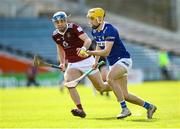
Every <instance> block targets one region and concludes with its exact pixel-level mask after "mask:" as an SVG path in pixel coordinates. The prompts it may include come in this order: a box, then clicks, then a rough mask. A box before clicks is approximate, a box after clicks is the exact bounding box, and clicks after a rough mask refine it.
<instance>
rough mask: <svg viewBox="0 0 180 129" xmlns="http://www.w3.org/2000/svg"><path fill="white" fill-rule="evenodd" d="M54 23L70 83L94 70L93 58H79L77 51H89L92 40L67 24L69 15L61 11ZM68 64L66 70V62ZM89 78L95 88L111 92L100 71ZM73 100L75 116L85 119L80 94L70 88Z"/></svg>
mask: <svg viewBox="0 0 180 129" xmlns="http://www.w3.org/2000/svg"><path fill="white" fill-rule="evenodd" d="M52 22H53V23H54V26H55V28H56V29H55V31H54V32H53V35H52V38H53V40H54V41H55V42H56V45H57V52H58V56H59V61H60V67H61V68H62V70H63V71H65V73H64V82H65V83H66V82H69V81H72V80H75V79H76V78H78V77H80V76H81V75H82V74H83V73H84V72H86V71H88V70H89V69H91V68H92V64H93V63H94V61H95V59H94V57H93V56H88V57H82V56H83V55H81V57H79V56H78V55H79V54H77V53H78V52H77V49H78V48H80V51H81V50H83V51H84V50H87V49H88V48H89V46H90V45H91V39H90V38H89V37H88V36H87V34H86V33H84V31H83V29H82V28H81V27H80V26H79V25H77V24H74V23H72V22H70V23H68V22H67V15H66V13H65V12H62V11H59V12H56V13H55V14H54V15H53V18H52ZM66 61H67V62H68V64H67V69H66V70H65V62H66ZM88 78H89V79H90V81H91V82H92V84H93V85H94V87H95V88H96V89H97V90H98V91H100V92H102V91H107V90H110V88H109V86H107V83H104V82H103V80H102V77H101V74H100V72H99V70H98V69H96V70H94V72H92V73H91V74H90V75H89V76H88ZM68 89H69V92H70V95H71V98H72V100H73V101H74V103H75V105H76V106H77V109H73V110H71V112H72V114H73V115H74V116H79V117H82V118H84V117H85V116H86V113H85V112H84V110H83V107H82V105H81V101H80V97H79V94H78V92H77V90H76V88H68Z"/></svg>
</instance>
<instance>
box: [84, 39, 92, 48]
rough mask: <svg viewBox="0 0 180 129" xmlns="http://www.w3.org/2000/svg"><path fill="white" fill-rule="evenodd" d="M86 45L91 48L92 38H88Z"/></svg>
mask: <svg viewBox="0 0 180 129" xmlns="http://www.w3.org/2000/svg"><path fill="white" fill-rule="evenodd" d="M84 43H85V44H86V45H87V46H90V45H91V43H92V41H91V39H90V38H86V40H85V41H84Z"/></svg>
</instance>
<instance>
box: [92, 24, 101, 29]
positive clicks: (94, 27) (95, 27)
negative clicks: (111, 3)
mask: <svg viewBox="0 0 180 129" xmlns="http://www.w3.org/2000/svg"><path fill="white" fill-rule="evenodd" d="M100 25H101V24H100V23H99V25H97V26H92V28H93V29H97V28H98V27H99V26H100Z"/></svg>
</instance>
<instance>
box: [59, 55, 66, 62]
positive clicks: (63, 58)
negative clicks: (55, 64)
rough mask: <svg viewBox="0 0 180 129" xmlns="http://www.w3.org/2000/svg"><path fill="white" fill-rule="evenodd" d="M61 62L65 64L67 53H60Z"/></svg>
mask: <svg viewBox="0 0 180 129" xmlns="http://www.w3.org/2000/svg"><path fill="white" fill-rule="evenodd" d="M58 58H59V62H60V63H61V64H65V54H58Z"/></svg>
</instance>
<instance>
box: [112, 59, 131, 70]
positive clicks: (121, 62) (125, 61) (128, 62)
mask: <svg viewBox="0 0 180 129" xmlns="http://www.w3.org/2000/svg"><path fill="white" fill-rule="evenodd" d="M115 65H121V66H123V67H124V68H125V69H126V70H127V72H129V70H130V69H131V68H132V59H131V58H122V59H120V60H118V61H117V62H116V63H115V64H114V65H112V66H109V68H110V69H111V68H112V67H113V66H115Z"/></svg>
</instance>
